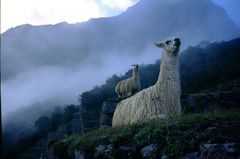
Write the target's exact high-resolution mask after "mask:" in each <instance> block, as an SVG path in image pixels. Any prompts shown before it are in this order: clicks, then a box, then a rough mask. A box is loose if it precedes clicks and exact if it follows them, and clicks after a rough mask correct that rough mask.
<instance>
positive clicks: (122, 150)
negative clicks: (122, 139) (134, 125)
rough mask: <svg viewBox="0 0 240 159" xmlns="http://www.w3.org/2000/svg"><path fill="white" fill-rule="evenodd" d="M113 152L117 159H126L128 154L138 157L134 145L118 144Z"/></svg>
mask: <svg viewBox="0 0 240 159" xmlns="http://www.w3.org/2000/svg"><path fill="white" fill-rule="evenodd" d="M115 152H116V153H115V154H116V156H117V157H118V158H119V159H127V158H129V156H134V157H136V158H140V157H138V154H136V148H135V147H134V146H119V148H118V149H116V151H115Z"/></svg>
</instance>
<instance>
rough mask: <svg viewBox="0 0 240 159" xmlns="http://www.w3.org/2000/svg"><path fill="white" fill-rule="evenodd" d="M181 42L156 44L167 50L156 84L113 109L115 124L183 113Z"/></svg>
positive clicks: (175, 40) (177, 39)
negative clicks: (180, 62)
mask: <svg viewBox="0 0 240 159" xmlns="http://www.w3.org/2000/svg"><path fill="white" fill-rule="evenodd" d="M180 44H181V42H180V39H179V38H172V39H168V40H166V41H164V42H161V43H156V44H155V45H156V46H157V47H160V48H163V50H164V51H163V55H162V60H161V66H160V73H159V76H158V80H157V82H156V84H155V85H153V86H151V87H148V88H146V89H143V90H142V91H140V92H138V93H137V94H135V95H133V96H132V97H130V98H127V99H125V100H122V101H121V102H120V103H119V104H118V106H117V108H116V110H115V112H114V116H113V121H112V126H113V127H116V126H120V125H126V124H133V123H141V122H145V121H148V120H150V119H153V118H171V117H173V116H175V115H180V114H181V103H180V95H181V85H180V75H179V64H178V63H179V62H178V61H179V59H178V52H179V47H180Z"/></svg>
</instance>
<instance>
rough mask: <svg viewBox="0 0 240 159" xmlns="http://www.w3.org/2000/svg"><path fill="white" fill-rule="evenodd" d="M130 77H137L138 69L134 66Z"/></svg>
mask: <svg viewBox="0 0 240 159" xmlns="http://www.w3.org/2000/svg"><path fill="white" fill-rule="evenodd" d="M132 78H133V79H135V80H138V79H139V73H138V70H137V69H135V68H134V69H133V73H132Z"/></svg>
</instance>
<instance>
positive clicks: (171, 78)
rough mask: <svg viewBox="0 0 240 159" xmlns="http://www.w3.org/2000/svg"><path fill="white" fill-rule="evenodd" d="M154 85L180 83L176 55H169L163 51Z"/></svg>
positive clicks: (162, 85)
mask: <svg viewBox="0 0 240 159" xmlns="http://www.w3.org/2000/svg"><path fill="white" fill-rule="evenodd" d="M156 85H157V87H158V88H161V87H166V86H169V85H176V86H178V85H180V75H179V64H178V56H171V57H170V56H168V55H167V54H166V53H165V52H164V53H163V55H162V60H161V66H160V73H159V76H158V81H157V83H156ZM177 89H178V88H177ZM179 89H180V88H179Z"/></svg>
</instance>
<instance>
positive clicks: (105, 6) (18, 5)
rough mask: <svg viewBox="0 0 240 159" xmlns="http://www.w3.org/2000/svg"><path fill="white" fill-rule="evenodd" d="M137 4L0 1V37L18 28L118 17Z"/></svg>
mask: <svg viewBox="0 0 240 159" xmlns="http://www.w3.org/2000/svg"><path fill="white" fill-rule="evenodd" d="M137 1H138V0H21V1H20V0H2V4H1V19H2V21H1V33H3V32H4V31H6V30H7V29H9V28H12V27H15V26H18V25H22V24H26V23H28V24H32V25H42V24H56V23H59V22H62V21H65V22H68V23H76V22H82V21H86V20H88V19H90V18H97V17H109V16H115V15H118V14H120V13H121V12H123V11H125V10H126V9H127V8H128V7H129V6H132V5H133V4H135V3H136V2H137Z"/></svg>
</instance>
